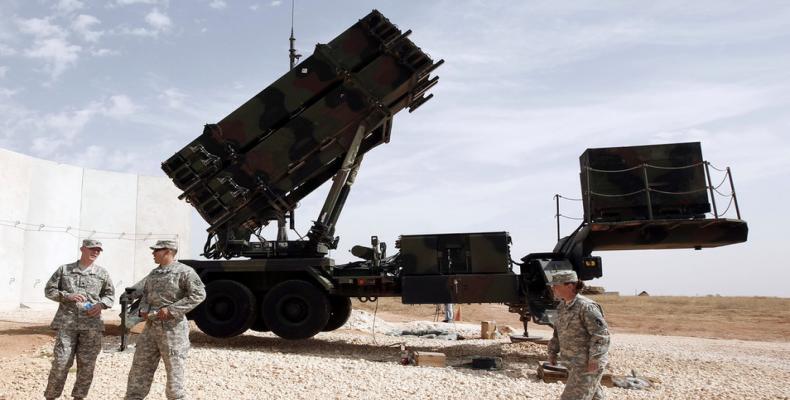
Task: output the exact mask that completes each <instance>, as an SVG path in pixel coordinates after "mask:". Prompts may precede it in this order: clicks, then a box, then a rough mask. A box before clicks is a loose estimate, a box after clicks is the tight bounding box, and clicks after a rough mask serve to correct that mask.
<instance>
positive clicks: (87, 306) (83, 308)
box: [77, 301, 93, 311]
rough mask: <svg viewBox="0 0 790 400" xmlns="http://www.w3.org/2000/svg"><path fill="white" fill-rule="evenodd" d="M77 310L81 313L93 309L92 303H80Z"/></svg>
mask: <svg viewBox="0 0 790 400" xmlns="http://www.w3.org/2000/svg"><path fill="white" fill-rule="evenodd" d="M77 308H79V309H80V310H81V311H89V310H90V309H91V308H93V303H91V302H89V301H86V302H80V303H77Z"/></svg>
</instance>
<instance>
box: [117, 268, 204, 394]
mask: <svg viewBox="0 0 790 400" xmlns="http://www.w3.org/2000/svg"><path fill="white" fill-rule="evenodd" d="M134 287H135V288H142V301H141V304H140V310H142V311H146V312H148V313H149V314H148V315H149V319H148V320H147V321H146V323H145V328H144V329H143V333H142V334H141V335H140V337H139V338H137V344H136V348H135V352H134V359H133V360H132V367H131V369H130V371H129V379H128V382H127V386H126V397H125V398H126V399H143V398H145V396H147V395H148V392H149V391H150V389H151V382H152V381H153V378H154V373H155V372H156V369H157V367H158V366H159V360H160V358H161V359H162V360H163V361H164V364H165V369H166V371H167V387H166V392H165V395H166V396H167V398H168V399H185V398H187V394H186V391H185V390H184V379H185V377H184V369H185V363H186V359H187V353H188V352H189V321H187V318H186V316H185V314H186V313H187V312H189V311H191V310H192V309H193V308H195V307H197V305H198V304H200V303H201V302H202V301H203V300H204V299H205V298H206V289H205V287H204V286H203V282H202V281H201V280H200V277H199V276H198V275H197V273H196V272H195V270H194V269H192V268H191V267H189V266H187V265H184V264H181V263H179V262H174V263H173V264H170V265H165V266H159V267H157V268H154V269H153V270H152V271H151V272H150V273H149V274H148V275H147V276H146V277H145V278H143V280H142V281H140V282H138V283H137V284H135V285H134ZM162 308H167V309H168V311H170V314H171V315H172V318H171V319H167V320H164V321H162V320H159V319H155V318H153V317H152V316H153V315H154V314H156V313H157V312H158V311H159V310H160V309H162Z"/></svg>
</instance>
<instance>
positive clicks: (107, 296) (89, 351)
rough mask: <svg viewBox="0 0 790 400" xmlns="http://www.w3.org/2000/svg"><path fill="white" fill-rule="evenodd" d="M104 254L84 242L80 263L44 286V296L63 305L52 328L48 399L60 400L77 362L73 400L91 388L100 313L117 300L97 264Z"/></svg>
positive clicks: (89, 241)
mask: <svg viewBox="0 0 790 400" xmlns="http://www.w3.org/2000/svg"><path fill="white" fill-rule="evenodd" d="M101 251H102V244H101V242H99V241H98V240H92V239H85V240H83V241H82V247H80V252H81V255H80V259H79V260H78V261H75V262H73V263H71V264H66V265H61V266H60V267H58V269H57V270H56V271H55V273H54V274H52V277H51V278H49V280H48V281H47V284H46V285H45V286H44V295H45V296H47V298H48V299H50V300H53V301H57V302H58V303H60V306H58V311H57V313H56V314H55V318H54V319H53V320H52V324H51V327H52V329H57V331H58V332H57V335H56V339H55V348H54V350H53V360H52V369H51V370H50V371H49V379H48V381H47V389H46V391H44V397H46V398H47V399H55V398H58V397H60V395H61V394H62V392H63V386H64V385H65V384H66V376H67V375H68V373H69V369H70V368H71V365H72V364H73V363H74V359H75V358H76V359H77V381H76V382H75V383H74V388H73V389H72V391H71V396H72V397H73V398H75V399H83V398H85V396H87V395H88V390H89V389H90V387H91V382H92V381H93V370H94V368H95V367H96V357H97V356H98V355H99V352H100V351H101V343H102V332H103V331H104V322H103V321H102V319H101V312H102V310H103V309H105V308H110V307H112V304H113V300H114V298H115V288H114V287H113V285H112V281H111V280H110V275H109V274H108V273H107V270H105V269H104V268H102V267H100V266H98V265H96V264H94V261H96V258H98V257H99V254H101ZM86 304H91V306H89V307H90V309H87V310H86V309H85V308H86V306H85V305H86Z"/></svg>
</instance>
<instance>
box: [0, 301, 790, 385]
mask: <svg viewBox="0 0 790 400" xmlns="http://www.w3.org/2000/svg"><path fill="white" fill-rule="evenodd" d="M595 298H596V300H598V301H599V302H600V303H601V304H602V305H603V307H604V310H605V312H606V316H607V319H608V321H609V323H610V326H611V331H612V346H611V350H610V359H611V361H610V365H609V366H608V370H609V372H611V373H613V374H620V375H625V374H629V373H631V371H632V370H633V371H635V372H637V374H638V375H640V376H644V377H650V378H654V379H655V380H656V381H657V382H658V383H657V385H655V386H654V387H652V388H649V389H647V390H628V389H621V388H605V391H606V395H607V397H608V398H611V399H744V398H749V399H788V398H790V389H788V387H790V299H786V298H751V297H748V298H747V297H741V298H734V297H718V296H709V297H632V296H623V297H618V296H595ZM354 309H355V311H354V313H353V315H352V317H351V319H350V320H349V322H348V323H347V324H346V326H344V327H343V328H341V329H339V330H337V331H334V332H326V333H321V334H319V335H317V336H316V337H315V338H313V339H310V340H304V341H286V340H282V339H280V338H278V337H276V336H274V335H272V334H271V333H258V332H252V331H248V332H247V333H245V334H244V335H241V336H239V337H236V338H233V339H224V340H223V339H215V338H211V337H208V336H206V335H204V334H203V333H201V332H200V331H199V330H196V329H194V330H193V332H192V334H191V340H192V344H193V349H192V351H191V352H190V356H189V364H188V382H187V387H188V389H189V391H190V394H191V396H192V398H195V399H218V398H234V399H315V398H326V399H401V398H403V399H523V398H532V399H544V398H545V399H551V398H558V396H559V394H560V393H561V391H562V387H563V385H562V384H561V383H551V384H547V383H543V382H542V381H540V380H539V379H538V378H537V376H536V373H535V369H536V366H537V364H538V362H539V361H540V360H543V359H545V357H546V349H545V346H543V345H539V344H534V343H511V342H510V340H508V338H507V337H504V336H503V337H502V338H499V339H493V340H483V339H480V338H479V337H480V336H479V335H480V321H482V320H489V321H490V320H494V321H496V322H497V324H498V325H499V326H508V325H509V326H511V327H512V328H514V329H515V331H516V333H521V330H522V328H521V324H520V322H519V321H518V317H517V316H516V315H515V314H510V313H508V312H507V308H506V307H505V306H503V305H480V304H471V305H469V304H464V305H461V307H460V309H461V321H458V322H455V323H452V324H444V323H441V322H435V321H436V320H437V319H441V318H439V316H438V315H437V314H436V308H435V307H434V306H409V305H403V304H400V303H399V302H398V301H397V300H395V299H380V300H379V301H378V302H377V303H360V302H357V301H355V302H354ZM117 313H118V311H117V310H107V311H105V314H104V319H105V321H106V325H107V331H106V333H105V340H104V342H105V343H104V351H103V352H102V354H101V355H100V356H99V359H98V362H97V370H96V375H95V378H94V381H93V386H92V389H91V393H90V396H89V398H91V399H112V398H122V397H123V394H124V390H125V386H126V379H127V373H128V370H129V366H130V365H131V359H132V355H133V352H132V351H126V352H119V351H118V345H119V337H118V336H117V335H118V332H119V330H118V328H117V325H118V320H117ZM53 315H54V310H31V309H19V310H13V311H3V312H0V369H2V373H0V399H2V400H10V399H14V400H16V399H39V398H41V397H42V396H41V395H42V393H43V390H44V387H45V385H46V377H47V373H48V371H49V366H50V363H51V359H52V358H51V357H52V345H53V343H54V334H53V331H51V330H50V329H49V328H48V323H49V320H50V319H51V318H52V316H53ZM403 330H407V331H421V330H422V331H425V330H444V331H449V332H451V333H455V334H458V335H460V336H461V337H463V339H464V340H441V339H426V338H423V337H417V336H398V335H395V333H400V332H402V331H403ZM530 334H531V335H539V336H544V337H545V336H549V335H550V334H551V331H550V330H548V329H547V328H545V327H539V326H536V325H534V324H531V325H530ZM134 336H135V335H133V338H132V340H134ZM401 344H404V345H405V346H406V347H407V348H408V349H411V350H423V351H435V352H442V353H445V354H446V355H447V366H446V367H444V368H437V367H417V366H403V365H400V364H399V359H400V345H401ZM473 356H498V357H502V359H503V368H502V369H500V370H495V371H484V370H474V369H471V368H469V366H468V363H469V361H470V360H471V357H473ZM73 370H74V369H73ZM73 382H74V374H73V373H71V374H70V375H69V379H68V381H67V384H66V390H65V391H64V396H63V397H62V398H71V397H70V396H68V394H69V393H70V389H71V386H72V384H73ZM164 383H165V374H164V366H163V365H162V364H160V368H159V370H158V371H157V374H156V377H155V381H154V385H153V387H152V390H151V394H150V395H149V396H148V398H149V399H164V398H165V396H164Z"/></svg>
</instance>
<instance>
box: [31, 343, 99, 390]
mask: <svg viewBox="0 0 790 400" xmlns="http://www.w3.org/2000/svg"><path fill="white" fill-rule="evenodd" d="M101 344H102V331H100V330H96V329H93V330H72V329H60V330H58V333H57V334H56V335H55V348H54V349H53V351H52V355H53V360H52V369H50V370H49V378H48V379H47V388H46V389H45V390H44V397H45V398H48V399H50V398H52V399H54V398H58V397H60V395H61V394H62V393H63V387H64V386H65V385H66V377H67V376H68V374H69V369H71V366H72V365H73V364H74V359H75V358H76V359H77V379H76V380H75V381H74V387H73V388H72V390H71V397H74V398H85V397H87V396H88V391H89V390H90V387H91V383H92V382H93V371H94V369H95V368H96V358H97V357H98V356H99V353H100V352H101Z"/></svg>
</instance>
